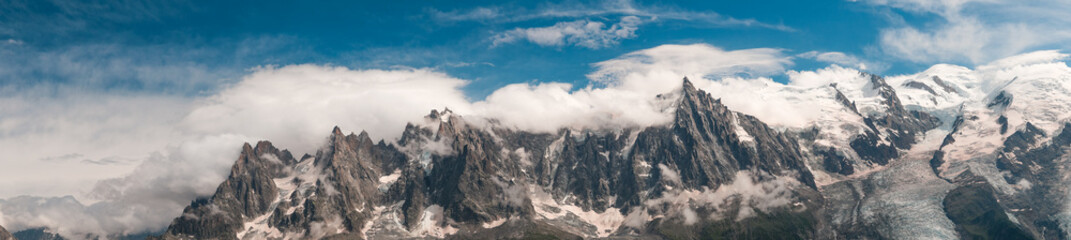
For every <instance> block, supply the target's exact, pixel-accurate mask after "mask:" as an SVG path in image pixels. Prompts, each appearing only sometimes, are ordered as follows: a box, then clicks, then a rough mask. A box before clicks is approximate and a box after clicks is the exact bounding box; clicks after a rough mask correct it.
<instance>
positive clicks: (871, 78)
mask: <svg viewBox="0 0 1071 240" xmlns="http://www.w3.org/2000/svg"><path fill="white" fill-rule="evenodd" d="M1018 72H1019V73H1023V72H1025V73H1026V74H1021V75H1015V76H1011V75H1008V76H1003V75H997V76H1002V77H1003V78H1000V79H978V78H979V77H978V75H977V74H973V73H972V70H969V69H966V68H962V67H956V66H951V65H937V66H934V67H932V68H930V69H929V70H927V71H925V72H923V73H919V74H915V75H910V76H900V77H896V78H890V79H886V78H884V77H881V76H878V75H873V74H869V73H864V72H854V75H851V76H849V77H846V78H843V79H833V80H829V81H827V82H824V83H823V84H821V85H815V86H807V87H796V88H790V87H785V88H783V89H779V90H778V91H781V92H786V93H791V94H795V95H792V96H805V98H801V99H802V100H800V101H806V102H807V103H808V104H811V103H813V104H814V105H815V106H816V107H815V108H814V109H815V111H820V114H817V116H818V117H817V118H816V119H815V120H813V121H811V122H810V123H809V124H808V125H807V126H806V127H802V128H800V127H784V126H781V125H778V124H772V123H769V119H760V118H758V117H755V116H753V115H749V114H747V113H744V112H738V111H734V109H733V108H732V107H730V106H728V105H727V104H726V103H723V102H722V99H720V98H719V97H718V96H714V95H711V94H710V93H708V92H706V91H704V90H701V89H700V88H697V87H696V85H695V84H693V82H692V81H690V80H688V79H687V78H685V79H684V80H683V81H681V87H680V88H679V90H676V91H673V92H668V93H664V94H661V95H658V96H656V98H657V99H658V101H659V102H660V103H665V104H663V105H664V106H663V107H664V108H665V111H666V112H667V113H671V114H672V116H673V120H672V121H671V122H669V123H667V124H657V125H653V126H643V127H625V128H614V129H572V128H562V129H560V130H558V131H556V132H531V131H523V130H517V129H515V128H511V127H509V126H508V125H507V124H503V123H500V122H497V121H496V120H494V119H481V118H467V117H466V116H463V115H460V114H456V113H454V112H452V111H451V110H449V109H443V110H431V111H430V113H429V114H428V115H427V116H425V117H424V120H423V121H422V122H415V123H410V124H408V125H407V126H406V127H405V128H404V130H403V134H402V137H401V138H399V139H396V140H392V141H389V142H388V141H387V140H375V139H372V138H371V137H370V136H369V134H367V133H365V132H361V133H356V134H355V133H349V134H346V133H344V132H343V130H342V129H339V128H338V127H336V128H335V129H333V130H332V131H331V132H330V135H329V137H328V138H327V141H326V144H325V145H324V146H323V147H321V148H320V149H319V150H318V151H316V152H315V153H309V154H303V153H299V154H302V155H300V156H298V155H295V153H291V152H290V151H288V150H285V149H282V147H285V146H275V145H273V144H272V143H271V142H269V141H261V142H258V143H255V144H245V145H244V146H241V149H242V151H241V154H240V155H239V156H238V158H237V160H236V161H235V162H234V164H233V166H232V167H231V169H230V173H229V177H228V178H227V179H226V180H225V181H224V182H222V183H220V185H219V186H218V188H217V189H216V191H215V193H214V194H212V195H211V196H206V197H203V198H199V199H196V200H194V201H193V202H192V203H190V205H189V206H187V207H186V208H185V209H184V211H183V213H182V215H181V216H177V217H176V218H175V219H174V221H172V223H171V224H170V226H168V227H167V229H166V230H165V231H164V232H162V233H159V234H154V235H153V236H150V237H149V238H152V239H294V238H313V239H426V238H448V239H591V238H598V239H955V238H961V239H1069V238H1071V235H1069V232H1071V211H1069V209H1071V205H1069V204H1068V200H1069V197H1068V196H1069V195H1068V194H1069V191H1068V186H1069V185H1068V184H1071V172H1069V169H1068V166H1071V165H1068V161H1069V160H1071V154H1069V152H1068V151H1067V147H1069V146H1071V128H1069V127H1071V122H1069V121H1068V120H1071V99H1068V98H1071V79H1069V77H1071V73H1067V72H1060V73H1059V74H1053V73H1052V71H1051V69H1047V68H1044V66H1041V67H1040V69H1038V70H1036V71H1018ZM983 82H984V83H985V84H982V83H983ZM764 120H766V121H764ZM36 231H39V232H43V233H47V229H46V230H36ZM25 234H27V233H24V235H25ZM8 235H9V234H6V232H5V231H3V229H2V228H0V239H7V238H5V236H8ZM18 235H19V233H18V232H16V233H15V236H16V237H17V236H18ZM86 237H87V238H96V237H97V236H86Z"/></svg>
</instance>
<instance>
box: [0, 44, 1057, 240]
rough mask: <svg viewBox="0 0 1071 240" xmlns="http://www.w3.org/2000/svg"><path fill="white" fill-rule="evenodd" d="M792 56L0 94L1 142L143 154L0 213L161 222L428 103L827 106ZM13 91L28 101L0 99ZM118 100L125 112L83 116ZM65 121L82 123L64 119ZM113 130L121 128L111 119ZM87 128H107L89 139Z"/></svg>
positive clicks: (630, 60) (611, 111)
mask: <svg viewBox="0 0 1071 240" xmlns="http://www.w3.org/2000/svg"><path fill="white" fill-rule="evenodd" d="M1064 57H1066V55H1064V54H1060V53H1059V52H1055V51H1049V52H1039V53H1034V54H1028V55H1023V56H1019V57H1013V58H1009V59H1006V60H1002V61H997V62H994V63H993V64H990V65H986V66H1003V65H1011V66H1015V65H1021V64H1024V63H1032V62H1052V61H1057V60H1060V59H1063V58H1064ZM792 63H793V57H792V56H788V55H785V54H784V51H783V50H780V49H770V48H756V49H741V50H724V49H721V48H718V47H715V46H711V45H707V44H691V45H662V46H658V47H655V48H650V49H644V50H639V51H635V52H632V53H628V54H625V55H622V56H620V57H617V58H614V59H610V60H606V61H602V62H598V63H595V64H594V65H593V66H594V67H595V70H594V71H593V72H592V73H591V74H589V75H588V77H589V78H590V79H591V80H592V82H593V84H591V85H589V86H586V87H582V88H575V87H574V86H572V85H571V84H566V83H553V82H550V83H520V84H511V85H507V86H505V87H502V88H500V89H497V90H496V91H494V92H493V93H491V94H490V95H489V96H488V97H487V98H486V99H484V100H478V101H473V100H471V99H468V98H467V97H466V96H465V94H464V93H463V91H462V87H464V86H465V85H466V84H467V83H468V81H467V80H464V79H460V78H456V77H452V76H449V75H447V74H445V73H442V72H439V71H436V70H433V69H412V68H398V69H350V68H346V67H336V66H324V65H313V64H304V65H289V66H282V67H262V68H257V69H253V70H252V72H251V73H249V74H248V75H246V76H244V77H242V78H241V79H240V81H239V82H237V83H235V84H233V85H230V86H228V87H226V88H225V89H224V90H222V91H220V92H219V93H217V94H214V95H211V96H207V97H200V98H193V99H185V100H183V99H170V98H168V99H154V98H147V97H141V96H119V97H115V96H113V97H114V98H116V99H113V100H112V101H98V100H92V101H78V99H73V100H66V101H60V102H57V103H56V106H54V107H55V109H52V110H55V111H60V112H63V111H61V110H65V109H64V106H71V107H75V108H79V109H85V111H86V112H78V111H74V112H71V113H70V114H69V115H63V116H61V120H57V122H56V123H49V122H45V123H44V124H43V125H42V124H31V121H32V120H33V119H41V118H44V117H42V114H44V113H41V112H35V111H34V110H32V109H21V108H18V107H17V106H21V105H18V104H10V105H5V106H4V107H5V108H6V109H8V110H12V111H13V112H20V111H21V112H23V113H22V114H21V118H9V119H15V120H7V121H6V122H0V127H3V128H2V129H0V130H3V133H4V134H6V135H5V136H16V137H23V138H24V139H23V138H5V141H19V140H28V141H29V140H36V141H51V140H55V139H56V138H57V136H65V135H66V133H64V132H65V131H64V130H74V129H88V130H86V131H87V133H83V135H78V134H75V135H73V136H74V137H81V139H76V140H77V141H68V142H64V141H58V142H59V143H62V144H66V145H65V146H66V148H69V149H70V151H61V152H59V153H61V154H57V155H56V156H52V157H50V158H48V159H45V160H42V162H50V161H77V160H78V159H81V158H88V159H93V157H92V156H96V155H97V154H96V153H94V152H93V151H90V150H87V149H91V148H92V147H86V146H94V145H93V144H100V146H109V147H110V148H105V149H103V150H101V151H124V150H128V151H131V152H135V153H138V152H150V154H149V155H148V156H147V157H141V158H140V159H135V160H133V161H136V162H140V164H138V165H131V170H130V172H129V174H126V175H125V176H123V177H118V178H111V179H107V180H102V181H98V182H96V183H95V184H93V185H92V186H84V189H85V191H86V192H83V193H81V194H76V197H33V196H21V197H12V196H7V197H9V198H7V199H6V200H0V225H3V226H5V227H7V228H9V229H12V230H16V231H17V230H21V229H28V228H36V227H49V228H51V229H53V230H54V231H56V232H58V233H60V234H63V235H65V236H78V235H83V234H87V233H88V234H95V235H110V234H132V233H140V232H145V231H155V230H160V229H161V228H163V227H165V226H166V225H167V224H168V223H169V222H170V221H171V219H173V218H174V217H175V216H177V215H179V214H180V213H181V211H182V208H183V207H184V206H185V205H186V204H188V203H189V201H190V200H192V199H194V198H196V197H198V196H206V195H209V194H211V193H212V192H213V191H214V189H215V187H216V186H217V185H218V183H219V182H221V181H222V180H223V179H224V178H225V177H226V173H227V169H228V168H229V166H230V165H231V164H232V163H233V161H234V158H235V157H236V156H237V155H238V150H239V149H240V148H239V147H240V146H241V144H242V143H243V142H252V141H257V140H271V141H273V142H274V143H275V144H276V145H277V146H280V147H282V148H289V149H290V150H292V151H293V152H295V153H296V154H299V155H300V154H302V153H311V152H314V151H315V150H316V149H317V148H318V147H319V146H321V145H322V144H323V143H324V141H325V137H326V136H327V134H328V133H329V131H330V130H331V128H332V127H333V126H341V127H342V128H343V129H346V130H349V131H361V130H364V131H367V132H368V133H369V134H370V135H371V136H372V137H373V138H376V139H384V140H386V141H393V140H394V139H397V138H398V137H399V134H400V133H401V131H402V129H403V128H404V126H405V124H406V123H407V122H418V121H420V119H421V118H422V117H423V116H424V115H426V114H427V113H428V111H430V110H431V109H442V108H444V107H449V108H450V109H451V110H453V111H455V112H456V113H459V114H461V115H463V116H465V117H466V118H470V119H473V120H478V119H496V120H498V121H497V122H498V124H499V126H501V127H509V128H515V129H518V130H525V131H536V132H554V131H557V130H559V129H561V128H574V129H620V128H626V127H644V126H652V125H659V124H666V123H668V122H670V121H671V120H672V110H673V107H674V106H673V99H668V100H667V99H662V100H660V99H659V98H657V97H656V96H657V95H659V94H665V93H673V92H674V91H676V90H678V89H679V88H680V84H681V79H682V78H683V77H689V78H690V79H691V80H692V81H693V82H694V83H695V85H696V86H698V87H700V88H701V89H704V90H706V91H708V92H710V93H711V94H712V95H714V96H716V97H718V98H722V100H723V102H724V103H725V104H726V105H728V106H729V107H730V109H733V110H736V111H741V112H744V113H747V114H751V115H755V116H756V117H758V118H760V119H762V120H764V121H767V122H769V123H770V124H771V125H773V126H775V127H782V128H797V127H804V126H807V125H808V124H811V123H813V122H814V121H819V120H821V119H822V118H823V117H825V116H824V115H823V112H822V110H823V109H821V108H822V107H823V106H824V105H821V104H815V102H810V101H809V100H807V98H809V97H811V95H813V94H822V93H823V92H820V89H821V87H822V86H827V85H828V84H829V83H831V82H836V81H850V80H851V79H854V78H858V77H859V71H858V70H856V69H853V68H848V67H841V66H836V65H834V66H831V67H828V68H824V69H820V70H817V71H791V70H787V69H788V67H789V66H791V65H792ZM980 68H984V67H980ZM777 74H787V75H788V77H789V81H788V82H787V83H779V82H774V81H772V80H771V79H770V78H768V76H772V75H777ZM816 89H818V90H816ZM18 101H28V100H27V99H17V98H16V99H8V100H5V101H4V102H8V103H17V102H18ZM119 103H122V104H119ZM149 109H160V110H156V111H158V112H152V111H150V110H149ZM45 110H48V109H45ZM117 110H121V111H129V112H131V113H132V114H131V115H129V116H127V115H118V116H113V117H103V115H94V113H98V112H115V111H117ZM42 111H43V110H42ZM133 113H137V114H133ZM142 113H153V114H142ZM19 119H21V120H19ZM74 119H81V120H83V121H81V122H77V123H74V122H75V121H74ZM49 124H52V125H49ZM20 126H31V127H32V126H38V127H39V126H51V127H40V128H41V129H36V130H34V131H29V132H18V130H19V129H26V128H25V127H20ZM116 128H122V129H128V130H127V131H113V130H114V129H116ZM31 129H33V128H31ZM101 133H108V134H112V135H99V134H101ZM97 136H105V137H104V138H100V139H94V138H93V137H97ZM60 140H62V139H60ZM104 141H109V142H104ZM81 142H84V144H85V145H81V144H79V143H81ZM28 143H34V142H28ZM37 143H40V142H37ZM2 146H17V145H13V144H3V145H2ZM97 160H99V159H97ZM77 166H83V165H77ZM27 169H33V168H27ZM90 177H97V179H99V177H101V176H87V178H90ZM9 194H10V193H9ZM68 194H69V193H68Z"/></svg>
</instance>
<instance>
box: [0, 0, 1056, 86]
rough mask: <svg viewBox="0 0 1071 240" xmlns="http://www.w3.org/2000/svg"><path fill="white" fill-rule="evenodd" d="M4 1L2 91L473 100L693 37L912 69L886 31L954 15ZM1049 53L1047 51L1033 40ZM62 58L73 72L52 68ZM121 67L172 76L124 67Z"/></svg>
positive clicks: (488, 4) (850, 8)
mask: <svg viewBox="0 0 1071 240" xmlns="http://www.w3.org/2000/svg"><path fill="white" fill-rule="evenodd" d="M3 2H4V4H2V5H3V7H2V9H0V11H2V12H0V13H2V14H0V23H2V25H0V26H2V27H0V40H4V41H6V42H7V44H3V45H2V46H0V54H2V57H3V58H4V60H0V63H2V64H3V65H6V66H4V67H3V69H4V70H5V71H2V72H0V79H2V83H0V84H3V86H4V88H5V89H8V90H10V89H18V88H25V87H40V86H42V84H44V86H48V85H50V84H59V85H76V86H79V87H82V88H86V89H87V90H100V91H120V92H124V91H134V92H152V93H162V94H180V95H199V94H200V95H203V94H211V93H212V92H213V91H215V90H217V89H218V88H219V87H220V86H222V85H225V84H228V83H233V82H235V78H236V77H239V76H241V75H242V74H243V73H245V72H246V70H247V69H250V68H253V67H257V66H263V65H287V64H298V63H317V64H330V65H336V66H346V67H351V68H359V69H367V68H400V67H414V68H435V69H438V70H439V71H443V72H446V73H448V74H450V75H452V76H455V77H459V78H463V79H468V80H471V81H472V82H471V83H470V84H469V85H467V86H466V87H465V91H466V92H467V93H468V94H469V95H470V97H471V98H474V99H481V98H483V97H484V96H486V95H487V94H489V93H490V92H492V91H493V90H494V89H497V88H499V87H502V86H504V85H506V84H509V83H517V82H532V81H537V82H549V81H554V82H566V83H574V85H575V86H578V87H580V86H585V85H586V84H587V81H588V79H587V78H585V76H584V75H585V74H587V73H589V72H591V71H592V66H591V63H595V62H599V61H604V60H607V59H611V58H614V57H616V56H620V55H622V54H625V53H628V52H632V51H636V50H641V49H647V48H651V47H655V46H659V45H662V44H690V43H707V44H710V45H713V46H718V47H721V48H724V49H728V50H733V49H745V48H759V47H764V48H779V49H783V50H785V53H786V54H789V55H796V54H801V53H805V52H809V51H818V52H839V53H844V54H846V55H847V56H852V57H855V58H857V59H863V60H865V61H866V62H868V63H871V65H870V66H868V69H866V70H867V71H871V72H877V73H883V74H898V73H910V72H916V71H919V70H921V69H924V68H925V67H928V66H929V65H930V64H932V63H934V62H937V61H936V59H934V60H929V59H923V60H918V59H905V58H903V57H898V56H895V54H889V53H887V51H885V50H883V46H882V44H881V43H879V38H880V37H881V36H880V35H881V32H882V31H884V30H887V29H889V28H898V27H905V26H906V27H913V28H919V29H920V30H921V31H923V32H925V31H927V28H938V27H939V25H941V24H945V22H949V20H947V19H945V18H943V17H942V14H943V13H939V11H929V10H925V9H923V10H919V9H914V8H911V7H903V6H898V5H896V4H892V3H885V2H884V1H881V2H878V3H873V2H856V1H783V0H763V1H746V2H742V1H677V2H661V1H657V2H654V1H652V2H648V1H637V2H630V1H604V2H561V3H548V2H534V1H509V2H502V1H471V2H465V3H457V2H454V1H430V2H425V1H405V2H389V3H388V2H384V1H315V2H309V1H303V2H288V1H265V2H262V3H258V4H246V3H238V2H233V1H203V2H186V1H157V2H152V3H143V2H138V1H116V2H110V1H107V3H89V4H86V3H73V2H66V1H3ZM964 11H966V10H964ZM628 16H637V17H638V18H639V19H640V21H641V23H640V24H638V25H637V26H636V29H635V30H634V32H633V34H632V35H631V36H629V37H623V38H620V39H616V40H614V41H613V42H612V43H610V44H606V45H604V46H599V47H597V48H591V47H585V46H578V45H575V44H568V43H566V44H562V45H552V46H543V45H539V44H535V43H533V42H528V41H524V40H520V41H515V42H512V43H508V44H501V45H495V44H494V43H493V39H494V37H495V36H497V35H500V34H503V33H505V32H509V31H510V30H513V29H518V28H538V27H548V26H553V25H555V24H557V23H560V22H572V21H588V22H598V23H602V24H604V25H605V28H609V27H610V26H612V25H613V24H615V23H618V22H620V21H621V19H623V18H625V17H628ZM935 26H937V27H935ZM1044 47H1050V46H1046V45H1037V46H1031V47H1030V48H1032V49H1033V48H1044ZM1025 50H1026V49H1024V51H1025ZM57 59H59V60H62V61H58V60H57ZM794 62H795V64H794V66H793V67H792V68H793V69H798V70H809V69H815V68H819V67H824V66H827V65H828V64H829V63H827V62H820V61H814V60H813V59H808V58H802V57H799V58H796V59H795V61H794ZM942 62H951V63H958V64H966V65H970V64H971V63H972V62H971V61H969V60H966V59H952V61H942ZM63 63H66V64H70V65H77V66H76V67H72V69H67V68H65V67H64V66H49V65H57V64H63ZM123 68H140V69H155V68H165V69H167V71H166V72H167V73H165V74H158V73H159V72H160V71H154V72H153V73H148V74H132V73H123V72H122V69H123ZM773 78H774V79H775V80H777V79H782V77H779V76H773Z"/></svg>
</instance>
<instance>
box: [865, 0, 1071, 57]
mask: <svg viewBox="0 0 1071 240" xmlns="http://www.w3.org/2000/svg"><path fill="white" fill-rule="evenodd" d="M864 2H866V3H868V4H872V5H877V6H884V7H888V8H894V9H901V10H904V11H906V12H907V13H909V14H917V15H922V16H934V17H936V18H935V19H936V20H934V21H931V22H924V23H923V24H909V23H906V22H905V21H903V20H894V25H893V26H891V27H889V28H885V29H882V30H881V32H880V36H879V39H878V43H877V45H878V46H879V47H880V49H881V51H882V52H883V53H885V54H888V55H890V56H892V57H895V58H900V59H904V60H907V61H911V62H919V63H937V62H961V63H970V64H979V63H985V62H988V61H992V60H995V59H1000V58H1003V57H1008V56H1012V55H1016V54H1020V53H1024V52H1027V51H1033V50H1038V49H1043V48H1064V49H1066V48H1069V47H1071V44H1068V42H1071V30H1068V29H1067V28H1066V26H1068V25H1069V24H1071V2H1067V1H1049V0H1045V1H1012V0H941V1H921V0H871V1H864ZM893 16H899V15H896V14H893Z"/></svg>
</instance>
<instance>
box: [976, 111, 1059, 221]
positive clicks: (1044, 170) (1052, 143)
mask: <svg viewBox="0 0 1071 240" xmlns="http://www.w3.org/2000/svg"><path fill="white" fill-rule="evenodd" d="M1025 125H1026V126H1025V127H1024V128H1023V129H1021V130H1019V131H1016V132H1015V133H1013V134H1012V135H1011V136H1008V137H1007V138H1006V139H1005V141H1004V147H1003V149H1002V150H1001V152H1000V153H999V154H998V155H997V159H996V167H997V169H999V170H1001V171H1007V172H1008V173H1010V174H1006V175H1004V180H1005V181H1006V182H1007V184H1011V185H1016V186H1019V187H1020V188H1025V189H1023V190H1021V192H1020V193H1019V194H1015V195H1011V196H1007V195H999V194H994V196H995V197H999V198H1000V199H1001V200H1002V201H1001V202H1000V203H1001V204H1000V205H1001V206H1004V207H1006V208H1010V209H1018V210H1017V212H1016V216H1017V217H1018V218H1019V219H1020V221H1023V222H1025V224H1024V227H1026V228H1027V230H1029V232H1031V233H1032V234H1031V235H1034V236H1041V237H1043V238H1063V237H1064V236H1067V233H1065V232H1063V231H1062V230H1061V228H1060V227H1059V223H1058V222H1057V220H1056V219H1054V218H1053V217H1051V216H1056V215H1057V214H1059V213H1060V212H1061V210H1062V209H1064V208H1065V207H1067V203H1066V202H1062V201H1060V200H1059V199H1063V198H1062V196H1061V191H1060V189H1061V188H1063V187H1065V186H1064V184H1062V177H1061V176H1064V175H1065V174H1066V170H1065V169H1066V168H1067V164H1068V162H1067V161H1066V159H1068V157H1069V156H1068V153H1067V151H1066V149H1067V148H1068V147H1071V123H1065V124H1064V126H1063V130H1062V131H1060V132H1058V133H1057V134H1056V136H1052V138H1051V139H1050V140H1048V141H1045V140H1044V139H1047V138H1046V136H1045V133H1044V131H1042V130H1040V129H1038V128H1037V127H1036V126H1034V125H1033V124H1031V123H1029V122H1028V123H1026V124H1025Z"/></svg>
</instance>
